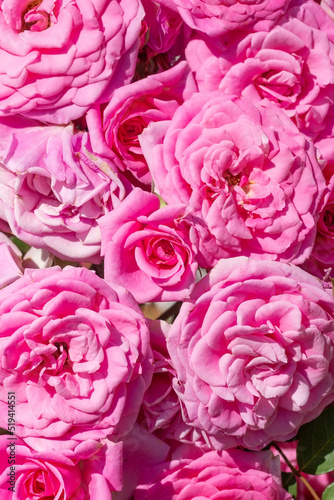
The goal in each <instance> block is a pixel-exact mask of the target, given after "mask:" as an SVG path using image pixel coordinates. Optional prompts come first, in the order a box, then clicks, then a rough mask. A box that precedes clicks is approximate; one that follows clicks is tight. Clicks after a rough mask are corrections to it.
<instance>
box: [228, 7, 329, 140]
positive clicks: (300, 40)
mask: <svg viewBox="0 0 334 500" xmlns="http://www.w3.org/2000/svg"><path fill="white" fill-rule="evenodd" d="M300 3H301V2H297V3H296V5H295V6H293V7H292V8H291V9H289V10H288V11H287V13H286V16H284V17H283V18H282V19H281V20H280V22H279V25H278V26H275V28H274V29H273V30H271V31H270V32H269V33H267V32H260V33H252V34H250V35H248V36H247V37H245V38H243V39H241V41H238V42H237V43H235V44H232V45H231V47H230V48H229V50H228V51H226V52H224V53H221V54H220V57H219V59H225V60H226V63H227V64H229V65H230V69H229V70H228V71H227V73H226V74H224V75H222V76H223V79H222V81H221V83H220V86H219V88H220V89H222V90H224V91H225V92H226V93H228V94H230V93H233V94H236V95H246V96H248V97H249V98H250V99H252V100H263V99H268V100H269V101H272V102H274V103H275V104H276V106H279V107H280V108H282V109H284V110H285V112H286V113H287V114H288V116H290V117H291V118H293V120H294V121H295V123H296V124H297V126H298V128H299V129H300V130H302V131H303V132H304V133H306V134H307V135H308V136H310V137H312V138H314V137H316V136H317V134H318V133H319V131H321V130H322V129H323V128H324V127H325V125H326V121H325V120H326V118H327V114H328V112H329V110H330V107H331V106H332V105H333V90H334V85H333V84H334V44H333V42H334V38H333V22H332V21H331V20H330V19H329V18H328V16H327V15H326V14H325V12H324V11H323V10H322V9H321V7H320V6H319V5H318V4H317V3H316V2H314V1H313V0H312V1H308V2H303V3H302V4H301V5H298V4H300ZM226 63H221V64H222V67H223V68H224V69H225V65H226Z"/></svg>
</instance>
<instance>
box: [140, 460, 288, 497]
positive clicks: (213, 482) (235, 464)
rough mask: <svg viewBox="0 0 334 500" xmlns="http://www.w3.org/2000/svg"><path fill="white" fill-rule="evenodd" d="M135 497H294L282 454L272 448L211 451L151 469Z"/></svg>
mask: <svg viewBox="0 0 334 500" xmlns="http://www.w3.org/2000/svg"><path fill="white" fill-rule="evenodd" d="M134 498H135V500H153V499H154V500H162V499H164V500H192V499H194V498H198V499H199V498H200V499H201V500H202V499H203V500H204V499H206V498H212V499H224V498H225V499H226V500H227V499H228V500H246V499H247V498H252V499H256V500H291V499H292V497H291V495H290V494H289V493H288V492H287V491H285V490H284V489H283V488H282V485H281V478H280V467H279V459H278V457H276V458H273V456H272V454H271V452H270V451H265V452H257V453H256V452H252V453H249V452H245V451H241V450H229V451H223V452H220V453H219V452H216V451H210V452H207V453H205V454H203V455H202V456H200V457H198V458H197V459H195V460H191V459H187V458H183V459H181V460H175V461H172V462H169V463H163V464H161V465H158V466H156V467H153V468H151V470H150V473H149V474H146V477H144V478H143V480H142V481H141V483H140V484H139V485H138V487H137V490H136V493H135V497H134Z"/></svg>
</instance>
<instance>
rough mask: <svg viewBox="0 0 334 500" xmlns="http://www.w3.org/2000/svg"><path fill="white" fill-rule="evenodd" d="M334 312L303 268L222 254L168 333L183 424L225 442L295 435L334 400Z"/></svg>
mask: <svg viewBox="0 0 334 500" xmlns="http://www.w3.org/2000/svg"><path fill="white" fill-rule="evenodd" d="M333 315H334V299H333V297H330V295H329V294H328V293H327V292H326V291H325V290H324V288H323V287H322V285H321V284H320V282H319V280H317V279H316V278H314V277H313V276H311V275H309V274H308V273H306V272H305V271H302V270H301V269H299V268H298V267H296V266H293V265H287V264H282V263H279V262H271V261H267V262H265V261H256V260H253V259H247V258H246V257H237V258H233V259H227V260H222V261H220V262H219V263H218V264H217V266H216V267H215V268H214V269H213V270H212V271H211V272H210V273H209V274H208V275H207V276H206V277H205V278H203V279H202V280H201V281H200V282H198V283H197V285H196V287H195V289H194V291H193V293H192V296H191V299H190V300H189V301H187V302H185V303H184V304H183V306H182V307H181V310H180V313H179V315H178V317H177V319H176V321H175V322H174V324H173V325H172V327H171V329H170V331H169V334H168V339H167V348H168V351H169V354H170V356H171V364H172V366H173V367H174V368H175V370H176V372H177V377H176V378H175V379H174V389H175V391H176V392H177V393H178V395H179V398H180V401H181V405H182V413H183V417H184V420H185V422H186V423H188V424H190V425H193V426H194V427H195V428H197V429H199V430H201V431H202V434H203V436H204V437H205V438H206V439H207V442H208V443H210V444H211V446H213V447H215V448H217V449H222V448H229V447H234V446H238V445H239V446H244V447H246V448H249V449H261V448H264V447H265V446H266V445H267V444H269V443H270V442H271V441H273V440H276V441H286V440H288V439H290V438H292V437H293V436H295V435H296V433H297V431H298V429H299V427H300V426H301V425H302V424H304V423H306V422H309V421H310V420H312V419H314V418H316V417H317V416H318V415H319V414H320V413H321V411H322V410H323V409H324V408H325V407H326V406H327V405H328V404H330V403H331V402H333V401H334V377H333V375H334V360H333V342H334V336H333V328H334V319H333Z"/></svg>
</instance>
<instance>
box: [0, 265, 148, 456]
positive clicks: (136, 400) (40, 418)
mask: <svg viewBox="0 0 334 500" xmlns="http://www.w3.org/2000/svg"><path fill="white" fill-rule="evenodd" d="M0 311H1V312H0V315H1V320H0V359H1V366H0V380H1V386H0V409H1V417H0V419H1V422H0V425H1V427H3V428H6V427H7V424H6V415H7V393H8V392H15V395H16V401H15V405H16V407H15V420H16V422H15V425H16V433H17V435H18V436H19V437H23V438H26V439H27V441H29V443H30V444H32V445H33V447H35V446H36V444H35V442H38V439H37V441H36V438H40V437H43V438H45V440H43V444H45V443H46V442H47V440H48V439H49V438H50V440H51V442H53V443H54V442H56V441H57V438H59V439H60V440H64V441H66V443H67V447H68V446H69V443H70V439H72V438H73V440H77V441H82V440H85V439H89V438H92V439H99V438H100V437H101V436H102V437H104V436H108V435H112V436H113V437H114V438H117V437H119V436H120V435H123V434H124V433H125V432H128V431H129V430H131V428H132V426H133V424H134V422H135V420H136V417H137V414H138V411H139V408H140V405H141V403H142V398H143V394H144V392H145V390H146V389H147V387H148V385H149V383H150V381H151V376H152V366H151V363H152V359H151V356H152V354H151V349H150V345H149V330H148V326H147V323H146V320H145V318H144V316H143V315H142V313H141V311H140V309H139V307H138V305H137V304H136V302H135V301H134V299H133V297H132V296H131V295H130V294H129V293H128V292H127V291H125V290H124V289H118V288H116V289H115V288H111V287H110V286H108V285H107V284H106V283H105V282H104V281H103V280H102V279H101V278H98V277H97V276H96V275H95V274H94V273H93V272H92V271H89V270H87V269H85V268H74V267H66V268H65V269H64V270H61V269H60V268H58V267H53V268H50V269H46V270H31V269H30V270H26V271H25V275H24V276H23V277H22V278H20V279H19V280H18V281H16V282H15V283H12V284H11V285H9V286H7V287H6V288H4V289H3V290H1V291H0ZM54 446H55V445H54V444H52V447H54Z"/></svg>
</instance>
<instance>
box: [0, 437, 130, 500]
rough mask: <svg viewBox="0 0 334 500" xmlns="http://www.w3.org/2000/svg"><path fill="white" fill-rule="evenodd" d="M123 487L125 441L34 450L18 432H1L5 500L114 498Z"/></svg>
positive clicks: (1, 477) (0, 461) (0, 472)
mask: <svg viewBox="0 0 334 500" xmlns="http://www.w3.org/2000/svg"><path fill="white" fill-rule="evenodd" d="M121 488H122V443H112V442H111V441H108V440H105V441H104V442H96V441H92V440H87V441H85V442H83V443H80V444H79V445H78V446H77V447H76V448H75V449H74V450H62V452H58V451H53V450H45V451H34V450H33V449H31V448H30V447H28V446H27V445H26V444H25V443H24V442H23V441H22V440H21V439H18V438H17V437H16V436H11V435H3V436H0V490H1V498H2V499H3V500H12V499H14V498H15V499H17V500H36V499H37V498H48V499H51V498H52V499H56V498H57V499H64V500H86V499H88V498H89V499H90V500H99V499H100V498H101V495H103V496H102V498H103V499H104V500H111V498H113V496H114V495H112V492H113V491H119V490H120V489H121ZM14 491H15V493H14Z"/></svg>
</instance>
